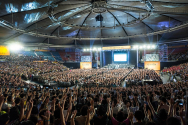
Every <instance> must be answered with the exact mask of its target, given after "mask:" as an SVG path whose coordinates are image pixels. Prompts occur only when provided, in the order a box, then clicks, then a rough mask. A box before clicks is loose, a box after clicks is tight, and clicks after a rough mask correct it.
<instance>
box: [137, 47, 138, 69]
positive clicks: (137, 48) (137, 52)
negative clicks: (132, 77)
mask: <svg viewBox="0 0 188 125" xmlns="http://www.w3.org/2000/svg"><path fill="white" fill-rule="evenodd" d="M137 69H138V48H137Z"/></svg>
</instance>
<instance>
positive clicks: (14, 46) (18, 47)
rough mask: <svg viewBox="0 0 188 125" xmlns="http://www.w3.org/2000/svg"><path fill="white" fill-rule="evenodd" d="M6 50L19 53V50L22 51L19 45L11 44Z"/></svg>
mask: <svg viewBox="0 0 188 125" xmlns="http://www.w3.org/2000/svg"><path fill="white" fill-rule="evenodd" d="M8 48H9V49H10V50H11V51H19V50H22V49H23V48H24V47H23V46H22V45H21V44H19V43H12V44H10V45H9V46H8Z"/></svg>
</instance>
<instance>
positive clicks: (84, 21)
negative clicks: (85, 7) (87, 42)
mask: <svg viewBox="0 0 188 125" xmlns="http://www.w3.org/2000/svg"><path fill="white" fill-rule="evenodd" d="M91 13H92V11H91V12H90V13H89V14H88V15H87V17H86V18H85V19H84V21H83V23H82V25H81V26H83V25H84V23H85V21H86V20H87V18H88V17H89V16H90V14H91ZM80 30H81V29H79V30H78V33H77V34H76V37H78V34H79V33H80Z"/></svg>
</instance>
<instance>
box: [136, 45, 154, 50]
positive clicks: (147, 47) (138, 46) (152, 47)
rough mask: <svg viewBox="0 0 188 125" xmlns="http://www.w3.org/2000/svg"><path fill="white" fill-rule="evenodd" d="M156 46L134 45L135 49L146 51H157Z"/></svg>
mask: <svg viewBox="0 0 188 125" xmlns="http://www.w3.org/2000/svg"><path fill="white" fill-rule="evenodd" d="M155 48H156V45H150V44H148V45H134V46H133V49H135V50H137V49H140V50H141V49H144V50H149V49H155Z"/></svg>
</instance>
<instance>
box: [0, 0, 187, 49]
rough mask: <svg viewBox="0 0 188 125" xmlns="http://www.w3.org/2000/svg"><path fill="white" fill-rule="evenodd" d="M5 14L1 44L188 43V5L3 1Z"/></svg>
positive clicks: (159, 0)
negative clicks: (186, 40) (183, 39)
mask: <svg viewBox="0 0 188 125" xmlns="http://www.w3.org/2000/svg"><path fill="white" fill-rule="evenodd" d="M0 9H1V11H0V43H1V44H6V43H8V42H12V41H19V42H22V43H25V44H27V45H32V44H33V45H34V44H35V45H36V46H37V45H39V46H42V45H44V44H47V43H49V44H51V45H55V46H56V45H61V46H63V45H75V44H77V45H91V44H92V45H95V44H96V45H101V44H103V45H111V44H113V45H114V44H117V45H120V44H126V43H129V44H133V43H158V42H159V43H161V42H165V41H169V40H173V39H180V38H181V39H182V38H187V37H188V33H187V31H188V1H187V0H165V1H164V0H3V1H1V2H0ZM97 16H98V18H99V20H98V19H96V17H97ZM100 16H101V18H100Z"/></svg>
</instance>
